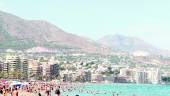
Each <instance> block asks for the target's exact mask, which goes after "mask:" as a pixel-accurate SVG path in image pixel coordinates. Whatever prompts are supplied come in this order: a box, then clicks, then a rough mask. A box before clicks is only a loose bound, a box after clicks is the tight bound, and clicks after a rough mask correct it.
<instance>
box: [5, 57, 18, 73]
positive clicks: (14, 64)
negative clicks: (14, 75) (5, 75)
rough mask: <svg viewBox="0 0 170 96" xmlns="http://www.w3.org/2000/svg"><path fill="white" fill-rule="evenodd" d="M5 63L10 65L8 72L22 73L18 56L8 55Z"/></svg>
mask: <svg viewBox="0 0 170 96" xmlns="http://www.w3.org/2000/svg"><path fill="white" fill-rule="evenodd" d="M5 62H6V63H8V71H20V70H21V66H20V58H19V56H17V55H7V56H6V57H5Z"/></svg>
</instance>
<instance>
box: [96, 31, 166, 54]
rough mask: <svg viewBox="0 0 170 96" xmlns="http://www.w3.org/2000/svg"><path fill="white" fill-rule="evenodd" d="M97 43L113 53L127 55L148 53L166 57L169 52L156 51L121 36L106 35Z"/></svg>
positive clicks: (146, 44)
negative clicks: (125, 53) (124, 53)
mask: <svg viewBox="0 0 170 96" xmlns="http://www.w3.org/2000/svg"><path fill="white" fill-rule="evenodd" d="M98 42H99V43H101V44H103V45H105V46H108V47H110V48H111V49H112V50H113V51H123V52H128V53H141V52H142V53H149V54H156V55H159V54H160V55H168V54H169V51H166V50H161V49H158V48H156V47H154V46H152V45H151V44H149V43H147V42H145V41H143V40H141V39H139V38H135V37H128V36H122V35H117V34H116V35H108V36H104V37H103V38H101V39H99V40H98Z"/></svg>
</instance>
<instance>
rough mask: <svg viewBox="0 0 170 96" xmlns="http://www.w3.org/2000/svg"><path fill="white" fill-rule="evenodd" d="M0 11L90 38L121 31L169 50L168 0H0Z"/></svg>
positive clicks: (169, 20) (169, 5)
mask: <svg viewBox="0 0 170 96" xmlns="http://www.w3.org/2000/svg"><path fill="white" fill-rule="evenodd" d="M0 10H2V11H6V12H9V13H12V14H15V15H17V16H19V17H22V18H24V19H29V20H31V19H34V20H36V19H38V20H39V19H40V20H46V21H49V22H51V23H53V24H55V25H56V26H58V27H60V28H61V29H64V30H65V31H66V32H70V33H74V34H77V35H80V36H84V37H88V38H91V39H93V40H96V39H98V38H100V37H102V36H104V35H110V34H122V35H126V36H133V37H139V38H141V39H143V40H145V41H147V42H149V43H151V44H153V45H155V46H158V47H160V48H164V49H169V50H170V0H0Z"/></svg>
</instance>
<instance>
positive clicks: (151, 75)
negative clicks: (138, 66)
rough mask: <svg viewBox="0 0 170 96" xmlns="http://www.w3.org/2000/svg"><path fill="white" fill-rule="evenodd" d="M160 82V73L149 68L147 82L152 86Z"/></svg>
mask: <svg viewBox="0 0 170 96" xmlns="http://www.w3.org/2000/svg"><path fill="white" fill-rule="evenodd" d="M160 81H161V72H160V70H159V68H150V69H149V70H148V82H149V83H152V84H159V83H160Z"/></svg>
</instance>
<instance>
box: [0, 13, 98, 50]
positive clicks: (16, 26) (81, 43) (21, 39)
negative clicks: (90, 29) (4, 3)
mask: <svg viewBox="0 0 170 96" xmlns="http://www.w3.org/2000/svg"><path fill="white" fill-rule="evenodd" d="M36 46H41V47H47V48H58V47H62V48H77V49H82V50H83V51H87V52H95V51H97V50H98V49H99V48H98V47H99V46H97V44H96V43H95V42H92V41H89V40H86V39H85V38H83V37H80V36H77V35H74V34H71V33H66V32H64V31H63V30H62V29H60V28H58V27H56V26H55V25H53V24H50V23H48V22H46V21H40V20H32V21H31V20H24V19H22V18H19V17H17V16H14V15H12V14H9V13H5V12H0V48H1V49H6V48H13V49H27V48H32V47H36Z"/></svg>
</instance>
